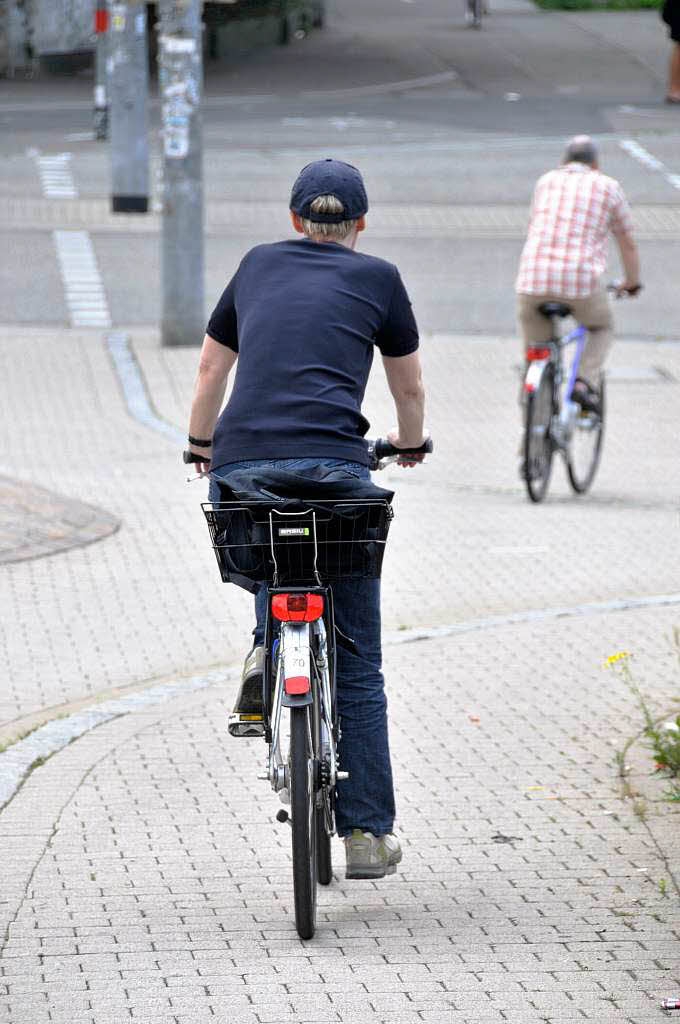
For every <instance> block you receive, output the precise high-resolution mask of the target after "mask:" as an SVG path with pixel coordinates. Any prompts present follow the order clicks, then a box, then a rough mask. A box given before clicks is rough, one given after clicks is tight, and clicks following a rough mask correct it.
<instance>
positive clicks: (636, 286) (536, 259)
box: [515, 135, 641, 412]
mask: <svg viewBox="0 0 680 1024" xmlns="http://www.w3.org/2000/svg"><path fill="white" fill-rule="evenodd" d="M610 231H611V232H612V234H613V236H614V239H615V241H616V244H617V246H618V249H619V253H620V256H621V262H622V264H623V270H624V275H625V276H624V280H623V282H622V283H621V284H620V285H619V286H618V291H619V294H623V293H627V294H629V295H636V294H637V292H639V291H640V288H641V285H640V264H639V259H638V252H637V247H636V245H635V242H634V240H633V235H632V223H631V217H630V210H629V208H628V203H627V201H626V197H625V195H624V193H623V189H622V188H621V186H620V185H619V183H618V182H617V181H615V180H614V178H610V177H608V176H607V175H605V174H602V173H601V172H600V169H599V163H598V155H597V149H596V147H595V144H594V142H593V141H592V139H591V138H589V137H588V136H587V135H577V136H575V137H574V138H573V139H571V141H570V142H569V144H568V145H567V150H566V153H565V156H564V161H563V163H562V166H561V167H558V168H556V169H555V170H552V171H548V172H547V174H544V175H543V176H542V177H541V178H539V180H538V182H537V183H536V187H535V189H534V195H533V200H532V204H531V217H530V222H529V231H528V235H527V240H526V243H525V245H524V249H523V250H522V255H521V258H520V265H519V273H518V275H517V281H516V286H515V287H516V291H517V315H518V320H519V324H520V328H521V331H522V335H523V337H524V344H525V348H529V347H531V346H532V345H537V344H540V343H541V342H543V341H545V340H546V337H547V334H548V333H549V325H548V322H547V320H546V318H545V317H544V316H543V314H542V313H541V312H539V306H540V305H541V304H542V303H544V302H559V303H564V304H565V305H567V306H569V307H570V308H571V310H572V313H573V315H574V317H575V319H576V320H578V321H579V323H581V324H583V325H584V327H587V329H588V342H587V344H586V347H585V350H584V352H583V356H582V360H581V365H580V376H579V377H578V378H577V380H576V383H575V385H574V390H573V392H572V398H573V399H574V401H576V402H578V403H579V404H580V405H581V407H582V408H583V409H585V410H589V411H591V412H599V411H600V394H599V389H600V381H601V376H602V368H603V365H604V362H605V359H606V357H607V353H608V352H609V349H610V347H611V344H612V341H613V318H612V310H611V302H610V300H609V296H608V295H607V289H606V286H605V283H604V280H603V274H604V271H605V267H606V262H607V252H606V247H607V238H608V235H609V232H610Z"/></svg>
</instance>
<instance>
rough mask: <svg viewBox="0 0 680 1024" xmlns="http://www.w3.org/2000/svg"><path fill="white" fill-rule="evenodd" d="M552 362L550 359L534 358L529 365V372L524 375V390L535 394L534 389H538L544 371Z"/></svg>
mask: <svg viewBox="0 0 680 1024" xmlns="http://www.w3.org/2000/svg"><path fill="white" fill-rule="evenodd" d="M549 362H550V360H549V359H532V360H531V362H530V363H529V365H528V367H527V372H526V375H525V377H524V390H525V391H526V393H527V394H529V395H530V394H533V392H534V391H537V390H538V385H539V384H540V382H541V377H542V376H543V371H544V370H545V368H546V366H547V365H548V363H549Z"/></svg>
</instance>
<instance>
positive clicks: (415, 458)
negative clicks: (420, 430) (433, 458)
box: [387, 430, 430, 469]
mask: <svg viewBox="0 0 680 1024" xmlns="http://www.w3.org/2000/svg"><path fill="white" fill-rule="evenodd" d="M429 436H430V435H429V434H428V433H427V432H425V433H424V434H423V439H422V441H421V442H420V445H406V444H404V443H403V442H402V440H401V438H400V437H399V431H398V430H390V432H389V433H388V435H387V440H388V441H389V442H390V444H391V445H392V446H393V447H394V448H406V449H409V448H417V447H420V446H421V445H424V444H426V442H427V441H428V440H429ZM426 454H427V452H426V451H423V452H422V454H421V453H420V452H419V453H418V454H414V453H413V452H409V454H408V455H397V459H396V462H397V465H398V466H403V467H404V469H413V467H414V466H417V465H419V464H420V463H421V462H422V461H423V459H424V458H425V455H426Z"/></svg>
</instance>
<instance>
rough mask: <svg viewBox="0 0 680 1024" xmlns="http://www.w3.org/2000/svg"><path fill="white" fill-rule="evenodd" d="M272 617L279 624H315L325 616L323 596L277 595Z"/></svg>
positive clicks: (273, 604)
mask: <svg viewBox="0 0 680 1024" xmlns="http://www.w3.org/2000/svg"><path fill="white" fill-rule="evenodd" d="M272 615H273V616H274V618H275V619H278V620H279V622H314V621H315V620H316V619H320V618H321V616H322V615H323V595H322V594H275V595H274V597H273V598H272Z"/></svg>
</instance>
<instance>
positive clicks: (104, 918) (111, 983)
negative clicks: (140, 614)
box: [0, 610, 680, 1024]
mask: <svg viewBox="0 0 680 1024" xmlns="http://www.w3.org/2000/svg"><path fill="white" fill-rule="evenodd" d="M674 621H676V618H675V613H674V612H673V611H670V610H665V611H662V612H658V611H655V612H642V613H640V612H636V613H623V614H621V613H618V614H613V615H606V616H601V617H598V618H597V619H589V620H579V621H576V622H574V621H571V622H549V623H542V624H538V625H537V624H532V625H527V626H523V627H520V628H517V627H505V628H498V629H490V630H487V631H485V632H484V633H483V634H482V635H480V634H471V635H468V636H466V637H463V638H457V639H455V640H447V641H429V642H424V643H417V644H407V645H404V646H400V647H397V648H395V647H390V648H388V650H387V652H386V662H387V665H386V667H387V672H388V677H389V679H390V702H391V703H390V707H391V717H392V746H393V754H394V762H395V772H396V784H397V788H398V793H399V808H398V827H399V830H400V834H401V836H402V838H403V841H404V846H405V855H404V861H403V864H402V867H401V870H400V871H399V873H398V874H397V875H396V876H395V877H394V878H391V879H386V880H384V881H381V882H378V883H371V882H365V883H364V882H359V883H355V882H352V883H347V882H345V881H344V876H343V871H342V859H341V850H340V849H339V848H338V847H339V844H336V847H335V849H334V856H335V859H336V874H335V878H334V881H333V883H332V885H331V886H330V887H329V888H328V889H327V890H322V892H321V894H320V907H319V927H318V933H317V936H316V938H315V939H314V940H313V941H311V942H308V943H304V942H301V941H300V940H299V939H298V938H297V936H296V934H295V930H294V923H293V907H292V891H291V871H290V855H289V832H288V829H287V828H285V827H284V826H280V825H278V824H277V823H276V822H275V821H274V814H275V812H276V808H277V806H278V802H277V801H276V799H275V797H274V796H273V794H271V792H270V791H269V790H268V787H267V785H266V783H261V782H260V783H257V782H255V781H254V777H255V774H256V772H257V770H258V768H259V765H260V762H261V756H262V752H263V748H262V746H261V744H260V743H259V742H257V743H254V744H253V743H250V742H245V741H235V740H231V739H230V738H229V737H227V736H226V735H225V730H224V715H225V707H224V701H223V700H222V695H221V694H220V693H219V692H213V693H211V692H208V693H203V694H200V695H195V696H192V697H189V698H183V699H179V700H176V701H173V702H171V703H170V704H169V705H168V706H167V707H164V708H161V709H155V710H148V709H147V710H146V711H140V712H138V713H133V714H130V715H127V716H125V717H123V718H121V719H119V720H117V721H115V722H112V723H110V724H108V725H104V726H101V727H100V728H99V729H96V730H94V731H93V732H92V733H90V734H88V735H87V736H86V737H85V738H83V739H81V740H80V741H78V742H77V743H75V744H73V745H71V746H70V747H67V748H66V749H65V750H63V751H62V752H61V753H60V754H58V755H56V756H55V757H54V758H52V759H51V760H50V761H48V762H47V763H46V764H45V765H44V766H43V767H40V768H38V769H37V770H36V771H35V772H34V773H33V774H32V775H31V777H30V778H29V780H28V782H27V783H26V785H25V786H24V788H23V789H22V790H21V791H20V793H19V795H18V796H17V797H16V798H15V799H14V801H13V802H12V803H11V804H10V805H9V807H8V808H7V809H6V810H5V812H4V813H3V814H2V816H1V817H0V843H1V844H2V853H3V864H4V868H5V871H4V875H5V879H6V885H5V892H4V900H5V902H4V903H3V905H2V919H3V921H2V927H4V924H5V923H8V924H9V927H8V932H7V943H6V946H5V949H4V956H3V959H2V967H1V968H0V985H2V988H1V989H0V991H1V992H2V995H0V1020H3V1021H9V1022H11V1024H47V1022H48V1021H49V1022H64V1024H67V1022H68V1024H86V1022H87V1024H121V1022H124V1021H127V1020H129V1021H135V1020H139V1021H144V1022H145V1024H152V1022H154V1024H155V1022H158V1024H161V1022H162V1024H184V1022H186V1024H189V1022H191V1024H196V1022H204V1021H205V1022H209V1021H210V1022H220V1024H246V1022H247V1024H283V1022H285V1021H295V1022H305V1024H306V1022H309V1024H312V1022H322V1021H336V1022H341V1024H359V1022H361V1024H364V1022H366V1021H370V1022H372V1024H378V1022H381V1024H423V1022H425V1024H427V1022H430V1024H449V1022H454V1021H455V1022H475V1024H477V1022H479V1021H485V1022H486V1021H493V1022H498V1024H501V1022H510V1024H515V1022H516V1024H524V1022H528V1021H544V1022H549V1024H560V1022H566V1021H578V1020H589V1021H590V1020H592V1021H597V1022H602V1024H604V1022H607V1024H610V1022H611V1024H613V1022H614V1021H623V1022H629V1024H638V1022H640V1024H641V1022H645V1024H647V1022H653V1021H660V1020H662V1019H663V1018H664V1014H663V1012H662V1011H661V1009H660V1008H659V1006H660V1002H661V1000H662V998H665V997H668V996H672V995H673V994H674V993H676V992H678V989H679V988H680V973H679V972H678V962H679V961H678V954H680V933H679V932H678V897H679V895H680V892H679V891H678V889H677V881H678V878H677V864H678V859H679V854H680V830H678V828H677V822H678V817H677V813H676V814H675V816H674V817H671V816H670V814H669V813H668V810H667V809H666V810H664V811H663V812H662V813H660V805H659V804H655V803H653V802H650V803H649V804H648V805H647V807H646V811H645V814H644V815H643V814H641V813H640V810H639V806H638V805H636V804H634V803H633V802H632V801H630V800H628V801H625V802H623V801H622V800H621V798H620V792H621V790H620V785H619V780H618V777H617V770H616V766H615V762H614V755H615V753H616V751H617V750H619V749H620V746H621V737H622V735H630V734H633V733H634V732H635V731H637V730H638V728H639V725H640V719H639V714H638V712H637V710H636V707H635V705H634V702H633V701H632V699H631V696H630V694H629V692H628V691H627V689H626V686H625V684H624V683H623V681H622V679H621V677H620V676H616V675H612V674H609V673H607V674H604V673H603V671H602V669H601V668H600V663H601V661H602V658H603V656H606V655H607V654H608V653H610V652H611V651H612V650H614V649H618V648H620V647H621V645H622V644H624V643H625V644H626V645H627V646H629V647H632V648H633V649H634V650H635V651H636V652H637V653H638V656H637V659H636V661H637V668H636V672H637V675H638V680H639V682H640V684H641V685H642V687H643V688H645V689H647V688H649V687H650V686H653V687H654V691H653V692H654V696H653V701H652V707H653V710H654V711H661V710H662V709H663V708H664V707H665V706H667V705H668V703H669V702H670V701H671V699H672V698H673V696H674V694H675V693H676V692H677V669H676V670H675V671H673V668H672V654H671V651H670V649H669V648H665V647H664V645H663V643H660V642H659V638H660V636H662V635H663V634H664V633H667V632H668V630H669V628H670V626H671V624H672V623H673V622H674ZM631 760H632V761H633V766H632V768H633V771H634V772H637V773H638V774H639V775H641V776H643V775H644V776H645V777H646V773H647V772H648V770H649V763H648V762H647V761H646V760H645V758H644V756H642V755H641V753H640V752H639V751H636V752H635V753H634V754H633V755H632V757H631ZM638 762H639V764H638ZM636 811H637V813H636ZM676 812H677V808H676ZM659 839H661V840H662V841H663V847H662V850H663V851H664V853H665V858H664V855H663V854H662V853H661V851H660V849H659V847H658V846H657V845H656V844H657V842H658V840H659ZM673 867H675V872H676V875H675V882H674V879H673V876H672V874H671V870H672V869H673ZM7 883H9V884H7Z"/></svg>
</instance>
